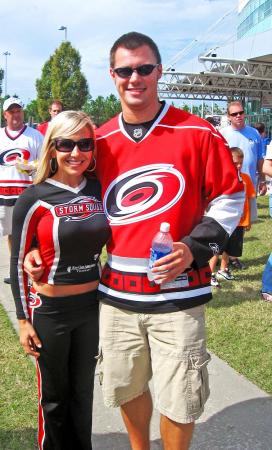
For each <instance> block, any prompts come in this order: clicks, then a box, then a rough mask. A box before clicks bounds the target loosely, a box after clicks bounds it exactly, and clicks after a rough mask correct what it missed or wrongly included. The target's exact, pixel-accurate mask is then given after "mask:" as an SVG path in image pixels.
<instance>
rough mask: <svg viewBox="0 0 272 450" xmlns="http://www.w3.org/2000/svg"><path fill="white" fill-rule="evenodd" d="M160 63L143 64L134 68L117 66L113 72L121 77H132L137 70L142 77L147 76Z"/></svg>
mask: <svg viewBox="0 0 272 450" xmlns="http://www.w3.org/2000/svg"><path fill="white" fill-rule="evenodd" d="M159 65H160V64H143V65H142V66H138V67H134V69H133V68H132V67H117V68H116V69H113V72H114V73H116V74H117V75H118V77H120V78H130V77H131V75H132V74H133V72H137V74H138V75H140V76H141V77H146V76H147V75H150V74H151V73H152V72H153V70H154V69H155V67H158V66H159Z"/></svg>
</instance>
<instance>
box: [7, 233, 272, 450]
mask: <svg viewBox="0 0 272 450" xmlns="http://www.w3.org/2000/svg"><path fill="white" fill-rule="evenodd" d="M8 263H9V261H8V252H7V245H6V242H4V241H3V240H2V241H1V245H0V302H1V303H2V304H3V305H4V307H5V309H6V311H7V313H8V315H9V317H10V319H11V321H12V323H13V324H14V326H15V328H16V327H17V324H16V319H15V312H14V305H13V300H12V296H11V291H10V287H9V286H8V285H5V284H4V283H3V282H2V280H3V278H4V276H6V275H7V274H8ZM209 372H210V380H211V397H210V399H209V401H208V403H207V406H206V410H205V414H204V415H203V417H202V418H201V420H199V421H198V423H197V425H196V431H195V435H194V438H193V442H192V445H191V450H272V401H271V397H270V396H268V395H267V394H266V393H265V392H263V391H262V390H260V389H259V388H258V387H257V386H255V385H254V384H252V383H250V382H249V381H247V380H246V379H245V378H244V377H242V376H241V375H239V374H238V373H237V372H235V371H234V370H233V369H231V368H230V367H229V366H228V365H227V364H226V363H224V362H223V361H221V360H220V359H219V358H217V357H216V356H215V355H212V362H211V363H210V364H209ZM158 429H159V417H158V413H157V412H155V413H154V416H153V419H152V426H151V437H152V446H151V449H152V450H159V449H162V446H161V443H160V440H159V432H158ZM93 432H94V437H93V443H94V450H130V446H129V443H128V439H127V435H126V432H125V430H124V427H123V424H122V421H121V419H120V415H119V411H118V410H116V409H114V410H109V409H106V408H104V406H103V401H102V397H101V390H100V387H99V383H98V380H96V383H95V401H94V427H93Z"/></svg>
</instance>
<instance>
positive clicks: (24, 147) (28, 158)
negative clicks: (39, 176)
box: [0, 97, 43, 283]
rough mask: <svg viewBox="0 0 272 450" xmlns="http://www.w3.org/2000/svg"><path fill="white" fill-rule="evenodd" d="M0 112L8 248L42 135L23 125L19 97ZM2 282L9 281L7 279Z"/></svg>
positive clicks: (2, 227)
mask: <svg viewBox="0 0 272 450" xmlns="http://www.w3.org/2000/svg"><path fill="white" fill-rule="evenodd" d="M3 115H4V118H5V120H6V126H5V127H4V128H1V129H0V236H6V235H7V236H8V245H9V248H10V246H11V223H12V212H13V206H14V204H15V202H16V199H17V198H18V197H19V195H20V194H21V193H22V192H23V191H24V189H26V188H27V187H28V186H29V185H30V184H31V183H32V178H31V175H30V172H28V170H27V169H29V168H31V166H32V164H33V162H34V161H35V160H37V159H39V156H40V150H41V146H42V142H43V136H42V134H41V133H39V131H36V130H34V129H33V128H31V127H29V126H27V125H25V124H24V110H23V103H22V101H21V100H20V99H19V98H16V97H10V98H8V99H7V100H5V101H4V103H3ZM18 159H19V160H20V161H21V162H23V163H24V168H25V169H26V170H24V171H23V172H22V171H20V169H19V168H18ZM4 281H5V282H6V283H9V278H5V279H4Z"/></svg>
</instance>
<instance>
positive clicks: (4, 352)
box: [0, 197, 272, 450]
mask: <svg viewBox="0 0 272 450" xmlns="http://www.w3.org/2000/svg"><path fill="white" fill-rule="evenodd" d="M258 203H259V221H258V223H257V224H255V225H254V226H253V227H252V230H251V231H250V232H248V233H246V238H245V244H244V254H243V258H242V259H243V261H244V262H245V263H246V264H247V267H248V268H247V269H246V270H243V271H236V272H235V275H236V276H237V279H236V280H235V281H232V282H227V281H226V282H222V288H221V289H218V290H215V294H214V299H213V300H212V301H211V302H210V303H209V304H208V305H207V327H208V347H209V349H210V350H211V351H213V352H214V353H216V354H217V355H218V356H219V357H220V358H222V359H223V360H225V361H227V362H228V363H229V364H230V365H231V366H232V367H233V368H234V369H236V370H237V371H238V372H240V373H241V374H243V375H244V376H246V377H247V378H248V379H249V380H251V381H252V382H253V383H255V384H256V385H258V386H259V387H260V388H262V389H263V390H265V391H267V392H268V393H272V377H271V370H272V351H271V349H272V331H271V328H272V327H271V323H272V320H271V319H272V304H269V303H265V302H263V301H261V300H260V297H259V291H260V287H261V274H262V270H263V266H264V264H265V262H266V260H267V257H268V254H269V253H270V251H272V239H271V238H272V226H271V225H272V222H271V219H270V218H269V216H268V197H261V198H259V199H258ZM104 258H105V252H103V259H104ZM0 340H1V346H0V449H1V450H34V449H36V448H37V447H36V423H37V394H36V374H35V367H34V365H33V363H32V362H31V361H30V359H29V358H26V357H25V356H24V353H23V351H22V349H21V347H20V345H19V342H18V337H17V335H16V333H15V331H14V330H13V328H12V326H11V324H10V322H9V320H8V318H7V316H6V313H5V312H4V310H3V308H2V306H1V305H0Z"/></svg>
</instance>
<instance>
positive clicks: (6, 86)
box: [3, 51, 11, 97]
mask: <svg viewBox="0 0 272 450" xmlns="http://www.w3.org/2000/svg"><path fill="white" fill-rule="evenodd" d="M3 55H4V56H5V58H6V68H5V97H6V95H7V89H8V56H10V55H11V54H10V53H9V52H8V51H6V52H4V53H3Z"/></svg>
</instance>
